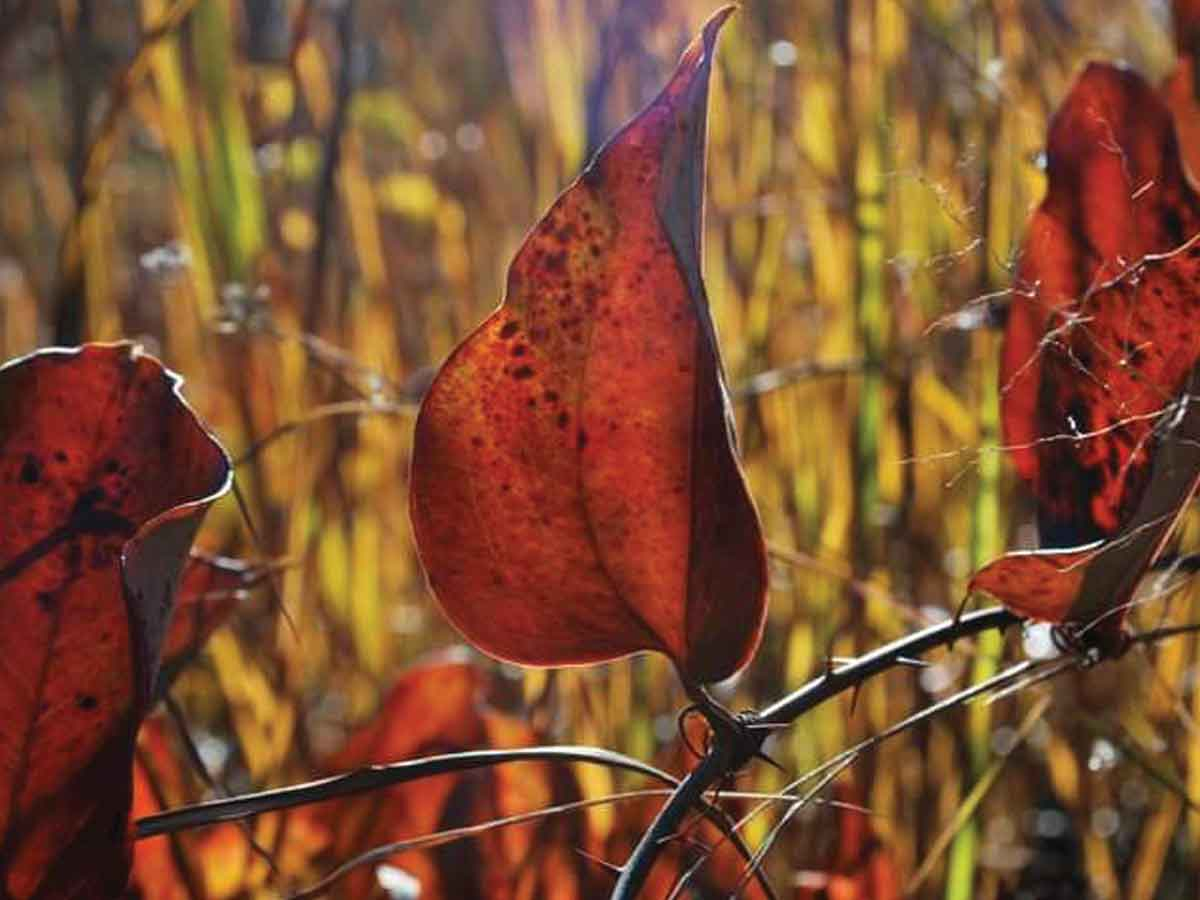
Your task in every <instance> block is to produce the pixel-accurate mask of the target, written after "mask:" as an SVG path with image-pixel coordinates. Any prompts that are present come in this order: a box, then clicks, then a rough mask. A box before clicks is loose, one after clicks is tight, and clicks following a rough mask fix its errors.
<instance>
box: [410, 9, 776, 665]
mask: <svg viewBox="0 0 1200 900" xmlns="http://www.w3.org/2000/svg"><path fill="white" fill-rule="evenodd" d="M730 12H731V8H726V9H724V10H722V11H720V12H718V13H717V14H716V15H715V16H714V17H713V18H712V19H711V20H710V21H709V22H708V24H707V25H706V26H705V28H704V31H703V33H702V35H701V36H700V37H699V38H698V39H697V40H696V42H695V43H693V44H692V46H691V47H689V48H688V50H687V51H686V52H685V53H684V55H683V58H682V60H681V61H680V63H679V66H678V68H677V69H676V71H675V74H674V75H673V76H672V78H671V80H670V82H669V83H668V85H667V86H666V88H665V89H664V90H663V92H662V93H661V94H660V95H659V96H658V97H657V98H656V99H655V100H654V101H653V102H652V103H651V104H650V105H649V106H648V107H647V108H646V109H645V110H644V111H643V112H642V113H640V114H639V115H638V116H637V117H636V118H634V119H633V121H631V122H630V123H629V124H628V125H626V126H625V128H624V129H622V131H621V132H620V133H619V134H618V135H617V136H616V137H615V138H613V140H612V141H611V142H610V143H609V144H608V145H607V146H605V147H604V148H603V149H602V150H601V151H600V152H599V154H598V155H597V156H596V158H595V159H594V160H593V161H592V163H591V164H590V165H589V166H588V168H587V170H586V171H585V172H584V173H583V175H582V176H581V177H580V178H579V180H578V181H576V182H575V183H574V184H573V185H572V186H571V187H570V188H568V190H567V191H566V192H565V193H564V194H563V195H562V196H561V197H559V199H558V200H557V201H556V202H555V203H554V205H553V206H552V207H551V209H550V211H549V212H548V213H547V214H546V216H545V218H543V219H542V221H541V222H540V223H538V225H537V226H536V227H535V228H534V229H533V231H532V233H531V234H530V235H529V237H528V238H527V239H526V241H525V244H524V246H522V247H521V249H520V251H519V252H518V254H517V256H516V258H515V260H514V261H513V264H512V267H511V269H510V270H509V274H508V287H507V291H506V294H505V298H504V301H503V303H502V304H501V306H500V307H499V309H497V310H496V312H495V313H493V314H492V315H491V316H490V317H489V318H488V319H487V320H486V321H485V322H484V323H483V324H482V325H481V326H480V327H479V328H478V329H477V330H476V331H475V332H474V333H473V334H472V335H471V336H470V337H469V338H467V340H466V341H464V342H463V343H462V344H461V345H460V346H459V347H458V349H457V350H455V351H454V353H453V354H452V355H451V357H450V358H449V360H447V362H446V364H445V365H444V366H443V367H442V369H441V371H440V372H439V373H438V376H437V378H436V379H435V381H434V383H433V385H432V387H431V388H430V390H429V394H428V396H427V397H426V399H425V402H424V404H423V405H422V408H421V412H420V416H419V418H418V421H417V426H416V437H415V445H414V449H413V464H412V518H413V525H414V530H415V533H416V538H417V544H418V547H419V550H420V554H421V559H422V561H423V562H424V564H425V567H426V570H427V572H428V574H429V581H430V584H431V586H432V588H433V591H434V593H435V594H436V595H437V598H438V600H439V601H440V603H441V606H442V608H443V609H444V610H445V612H446V615H447V616H448V617H449V619H450V620H451V621H452V622H453V623H454V624H455V625H456V626H457V627H458V628H459V629H460V630H461V631H462V633H463V634H464V635H465V636H466V637H467V638H468V639H469V640H470V641H471V642H472V643H474V644H475V645H476V646H478V647H479V648H481V649H482V650H484V651H486V652H488V653H491V654H493V655H495V656H497V657H500V658H502V659H507V660H512V661H515V662H520V663H528V664H537V665H562V664H573V663H588V662H595V661H599V660H606V659H612V658H615V657H619V656H623V655H626V654H629V653H633V652H636V651H639V650H660V651H662V652H664V653H666V654H668V655H669V656H670V657H671V658H672V659H673V660H674V661H675V663H676V665H677V667H678V668H679V670H680V672H681V674H682V675H683V677H684V678H685V679H687V680H689V681H693V682H709V681H715V680H719V679H722V678H725V677H727V676H728V675H730V674H732V673H733V672H735V671H737V670H738V669H739V668H740V667H741V666H743V665H744V664H745V663H746V662H747V661H748V660H749V659H750V657H751V656H752V655H753V652H754V650H755V648H756V647H757V645H758V641H759V638H760V635H761V631H762V625H763V619H764V616H765V611H766V597H765V592H766V558H765V551H764V545H763V539H762V534H761V531H760V528H759V523H758V518H757V516H756V514H755V511H754V507H753V505H752V503H751V500H750V497H749V494H748V492H747V489H746V485H745V482H744V480H743V478H742V473H741V470H740V468H739V465H738V461H737V458H736V454H735V450H734V438H733V432H732V424H731V414H730V409H729V404H728V401H727V396H726V391H725V387H724V383H723V376H722V371H721V364H720V359H719V357H718V352H717V344H716V337H715V334H714V332H713V326H712V321H711V318H710V315H709V310H708V302H707V298H706V296H705V292H704V284H703V281H702V280H701V275H700V234H701V213H702V205H703V187H704V149H705V131H706V128H705V123H706V117H707V100H708V79H709V72H710V70H711V66H712V54H713V47H714V44H715V42H716V38H717V32H718V30H719V29H720V27H721V25H722V23H723V22H724V21H725V19H726V18H727V17H728V15H729V14H730Z"/></svg>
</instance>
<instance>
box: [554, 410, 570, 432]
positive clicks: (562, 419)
mask: <svg viewBox="0 0 1200 900" xmlns="http://www.w3.org/2000/svg"><path fill="white" fill-rule="evenodd" d="M556 421H557V422H558V427H559V428H566V427H567V423H568V422H569V421H571V417H570V416H569V415H567V412H566V410H563V411H562V412H560V413H559V414H558V419H557V420H556Z"/></svg>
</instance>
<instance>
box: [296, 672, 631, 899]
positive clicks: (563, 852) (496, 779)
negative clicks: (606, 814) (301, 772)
mask: <svg viewBox="0 0 1200 900" xmlns="http://www.w3.org/2000/svg"><path fill="white" fill-rule="evenodd" d="M487 686H488V678H487V676H486V675H485V674H484V673H483V672H482V671H481V670H479V669H477V668H476V667H475V666H473V665H471V664H469V663H467V662H463V661H461V660H460V659H457V658H456V657H455V656H454V655H452V654H443V655H440V656H439V657H436V658H434V659H430V660H427V661H424V662H421V663H418V664H416V665H414V666H412V667H411V668H410V669H408V670H407V671H406V672H405V673H404V674H403V675H401V676H400V678H399V679H397V681H396V683H395V684H394V685H393V686H392V688H391V690H390V692H389V694H388V696H387V698H386V699H385V700H384V703H383V705H382V707H381V709H380V710H379V712H378V714H377V715H376V716H375V717H374V718H373V719H372V721H371V722H369V723H368V724H366V725H365V726H363V728H362V729H361V730H359V731H358V732H356V733H355V734H353V735H352V736H351V737H350V739H349V740H348V741H347V743H346V746H345V747H344V748H343V749H342V750H341V751H339V752H338V753H337V754H335V755H334V756H332V757H331V758H329V759H328V760H327V761H326V766H325V768H326V769H327V770H328V771H330V772H343V771H350V770H353V769H357V768H361V767H363V766H368V765H372V764H377V763H391V762H396V761H398V760H403V759H411V758H416V757H421V756H430V755H434V754H440V753H453V752H457V751H463V750H478V749H485V748H488V749H505V748H513V747H532V746H536V745H537V744H539V743H541V740H540V737H539V735H537V734H536V733H535V732H534V731H533V730H532V729H531V728H530V727H529V726H528V725H527V724H525V723H524V722H522V721H520V720H518V719H516V718H513V717H512V716H508V715H504V714H502V713H499V712H497V711H496V710H494V709H491V708H490V707H488V706H487V704H486V703H485V694H486V693H487ZM581 799H582V793H581V791H580V788H579V785H578V783H577V781H576V778H575V775H574V773H573V771H572V769H571V768H570V767H569V766H565V765H562V764H549V763H540V762H528V763H527V762H521V763H515V764H510V765H505V766H497V767H494V768H492V769H488V770H482V771H477V772H468V773H460V774H448V775H439V776H436V777H434V778H427V779H423V780H422V781H420V782H413V783H408V784H402V785H398V786H396V787H393V788H389V789H387V790H385V791H378V792H375V793H373V794H371V795H367V796H363V797H356V798H351V799H346V800H339V801H336V802H332V803H325V804H321V805H320V806H319V807H316V813H315V817H316V821H317V822H318V823H320V824H322V825H324V826H326V827H328V828H329V829H330V831H331V832H332V833H333V835H334V839H333V845H332V848H331V849H332V851H333V857H334V859H335V860H336V861H337V862H338V863H344V862H346V861H347V860H348V859H350V858H352V857H354V856H355V855H356V854H359V853H362V852H364V851H366V850H369V849H372V848H373V847H377V846H380V845H383V844H388V843H392V842H395V841H400V840H407V839H411V838H415V837H419V836H422V835H428V834H433V833H435V832H438V831H441V830H446V829H452V828H456V827H460V826H463V825H467V824H471V823H476V822H485V821H489V820H492V819H497V818H501V817H505V816H512V815H518V814H521V813H528V812H533V811H536V810H539V809H543V808H546V807H550V806H554V805H558V804H564V803H572V802H578V801H579V800H581ZM592 843H593V841H592V839H591V837H590V835H589V832H588V827H587V817H586V816H585V815H584V814H583V813H582V811H576V812H573V813H569V814H566V815H558V816H553V817H547V818H545V819H542V820H539V821H535V822H533V823H530V824H524V825H510V826H508V827H505V828H503V829H495V830H491V831H488V832H486V833H484V834H482V835H480V836H478V837H475V838H472V839H469V840H464V841H457V842H454V843H450V844H446V845H444V846H441V847H436V848H433V849H430V850H409V851H407V852H403V853H397V854H395V855H393V856H392V857H391V858H390V860H389V865H391V866H393V867H394V868H397V869H399V870H400V871H403V872H405V873H406V874H407V876H408V877H409V878H412V879H414V880H415V881H416V882H417V883H419V884H420V886H421V897H422V898H423V900H438V898H446V900H451V898H453V900H457V898H460V897H478V898H481V900H491V898H495V900H502V898H508V897H512V896H554V897H558V898H562V900H572V898H584V897H592V896H607V894H608V889H609V888H611V881H610V880H609V879H608V878H607V877H606V876H605V874H604V872H603V870H602V869H600V868H599V867H597V866H596V865H595V864H594V863H591V862H589V861H588V860H587V859H586V858H585V857H584V856H582V855H581V854H579V853H578V852H577V850H584V851H589V850H590V851H592V852H595V851H596V850H597V848H596V847H592V846H591V845H592ZM374 878H375V876H374V874H373V872H372V867H369V866H363V867H361V868H359V869H357V870H355V871H352V872H351V873H349V874H348V875H347V877H346V878H345V879H343V880H342V881H341V882H340V883H339V885H338V886H337V890H338V895H339V896H345V897H364V896H367V895H368V894H369V892H370V890H371V885H372V884H373V882H374Z"/></svg>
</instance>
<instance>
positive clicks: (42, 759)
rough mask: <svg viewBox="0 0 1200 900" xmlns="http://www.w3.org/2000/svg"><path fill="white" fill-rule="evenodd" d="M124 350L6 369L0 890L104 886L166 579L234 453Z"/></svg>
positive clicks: (169, 593) (168, 600) (116, 858)
mask: <svg viewBox="0 0 1200 900" xmlns="http://www.w3.org/2000/svg"><path fill="white" fill-rule="evenodd" d="M178 389H179V379H178V378H177V377H176V376H174V375H172V374H171V373H169V372H167V371H166V370H164V369H163V367H162V366H161V365H160V364H159V363H158V362H157V361H156V360H154V359H152V358H150V357H148V356H145V355H143V354H141V353H140V351H139V350H137V349H136V348H135V347H133V346H132V345H129V344H119V345H92V346H88V347H84V348H82V349H79V350H73V351H64V350H51V351H44V352H41V353H36V354H34V355H32V356H28V357H25V358H23V359H19V360H16V361H14V362H12V363H9V364H7V365H5V366H3V367H0V508H3V510H4V518H5V522H4V528H3V529H0V610H2V612H3V617H4V622H5V628H4V630H3V633H2V634H0V666H2V667H3V669H4V677H2V678H0V720H3V722H4V723H5V727H4V728H3V729H0V885H2V886H3V893H4V894H5V896H7V897H12V898H23V897H33V896H37V897H47V898H49V897H89V898H91V897H111V896H116V895H118V894H119V893H120V892H121V890H122V889H123V888H124V886H125V881H126V878H127V876H128V871H129V854H128V845H127V834H126V819H127V815H128V812H129V804H130V791H131V766H132V760H133V747H134V737H135V734H136V731H137V726H138V723H139V722H140V721H141V719H142V716H143V715H144V714H145V712H146V710H147V708H148V706H149V704H150V703H151V701H152V699H153V697H154V684H155V679H156V675H157V670H158V663H159V655H160V650H161V647H162V644H163V641H164V638H165V635H166V632H167V629H168V624H169V621H170V617H171V611H172V605H173V594H174V588H175V584H176V582H177V580H178V578H179V572H180V569H181V568H182V566H183V563H184V560H185V559H186V557H187V553H188V548H189V547H190V546H191V543H192V538H193V536H194V535H195V532H196V529H197V528H198V527H199V524H200V520H201V518H202V517H203V515H204V512H205V510H206V509H207V508H208V506H209V504H210V503H211V502H212V501H213V500H214V499H215V498H216V497H217V496H218V495H219V494H221V493H222V492H223V491H224V490H225V489H226V488H227V487H228V484H229V479H230V475H231V470H230V466H229V461H228V459H227V457H226V456H225V453H224V452H223V451H222V450H221V448H220V446H219V445H218V444H217V443H216V442H215V441H214V440H213V438H212V437H211V436H210V435H209V434H208V433H207V432H206V431H205V430H204V429H203V428H202V427H201V425H200V424H199V422H198V421H197V420H196V417H195V416H194V414H193V413H192V411H191V410H190V409H189V408H188V407H187V405H186V404H185V403H184V402H183V401H182V399H181V398H180V396H179V393H178Z"/></svg>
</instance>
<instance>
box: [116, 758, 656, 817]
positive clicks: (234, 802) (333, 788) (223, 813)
mask: <svg viewBox="0 0 1200 900" xmlns="http://www.w3.org/2000/svg"><path fill="white" fill-rule="evenodd" d="M530 761H534V762H586V763H595V764H597V765H602V766H609V767H611V768H614V769H624V770H626V771H628V772H636V773H637V774H639V775H645V776H647V777H649V778H653V779H654V780H655V781H659V782H663V783H666V784H669V785H671V786H672V787H674V786H675V785H676V784H678V781H677V780H676V779H675V778H673V777H672V776H670V775H668V774H667V773H666V772H663V771H662V770H660V769H656V768H655V767H654V766H651V765H647V764H646V763H643V762H641V761H640V760H636V759H633V758H632V757H629V756H625V755H623V754H620V753H615V752H613V751H611V750H602V749H599V748H596V747H577V746H561V747H528V748H519V749H515V750H476V751H470V752H466V753H447V754H444V755H441V756H429V757H426V758H424V759H417V760H409V761H406V762H398V763H392V764H391V765H385V766H368V767H366V768H363V769H359V770H357V771H355V772H350V773H347V774H345V775H334V776H332V777H330V778H322V779H319V780H317V781H309V782H306V783H304V784H297V785H292V786H290V787H285V788H277V789H275V790H269V791H260V792H258V793H254V794H243V795H241V796H240V797H230V798H227V799H222V800H209V801H207V802H205V803H197V804H194V805H192V806H185V807H182V808H181V809H174V810H170V811H168V812H164V813H158V814H156V815H153V816H146V817H145V818H142V819H138V820H137V822H136V823H135V825H134V837H135V839H137V840H141V839H143V838H148V837H153V836H154V835H156V834H167V833H169V832H173V831H183V830H185V829H189V828H200V827H201V826H204V825H213V824H216V823H217V822H228V821H230V820H232V819H242V818H245V817H247V816H256V815H260V814H262V813H265V812H273V811H275V810H280V809H290V808H291V807H293V806H304V805H305V804H308V803H316V802H319V801H321V800H333V799H336V798H338V797H348V796H352V795H354V794H361V793H363V792H365V791H373V790H379V789H381V788H386V787H392V786H394V785H397V784H404V783H405V782H408V781H416V780H417V779H421V778H429V777H432V776H434V775H445V774H447V773H451V772H466V771H470V770H472V769H479V768H483V767H485V766H496V765H502V764H504V763H512V762H530Z"/></svg>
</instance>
